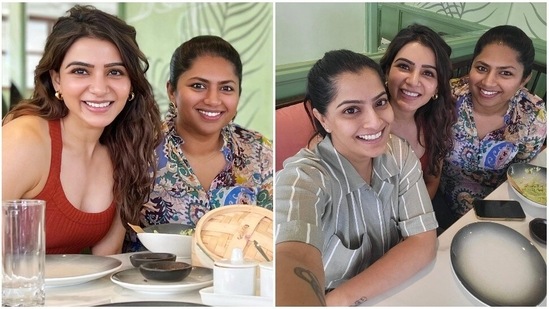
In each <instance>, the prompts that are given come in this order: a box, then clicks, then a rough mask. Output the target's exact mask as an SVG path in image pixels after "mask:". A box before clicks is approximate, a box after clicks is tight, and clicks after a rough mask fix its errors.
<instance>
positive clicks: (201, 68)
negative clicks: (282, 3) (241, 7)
mask: <svg viewBox="0 0 549 309" xmlns="http://www.w3.org/2000/svg"><path fill="white" fill-rule="evenodd" d="M241 85H242V63H241V60H240V56H239V54H238V52H237V51H236V50H235V49H234V48H233V46H231V44H229V43H228V42H226V41H225V40H223V39H222V38H220V37H217V36H198V37H195V38H193V39H191V40H189V41H187V42H185V43H183V44H182V45H181V46H179V47H178V48H177V49H176V50H175V52H174V54H173V56H172V59H171V63H170V79H169V81H168V82H167V92H168V97H169V99H170V102H171V104H170V107H169V111H168V113H167V115H166V118H165V121H164V126H163V132H164V134H165V137H164V140H163V142H162V144H161V145H160V146H159V147H158V148H157V150H156V154H157V157H158V167H157V170H156V180H155V182H154V187H153V190H152V192H151V194H150V197H149V200H148V202H147V203H146V204H145V205H144V207H143V209H142V211H141V213H142V218H141V223H142V225H143V226H147V225H155V224H163V223H181V224H186V225H190V226H196V224H197V223H198V220H199V219H200V218H201V217H202V216H203V215H204V214H205V213H206V212H208V211H210V210H212V209H215V208H218V207H221V206H225V205H235V204H248V205H258V206H261V207H265V208H268V209H272V207H273V151H272V144H271V142H270V141H269V140H268V139H267V138H265V137H264V136H263V135H261V134H260V133H258V132H255V131H251V130H247V129H245V128H243V127H241V126H239V125H237V124H235V123H234V122H233V119H234V118H235V116H236V112H237V106H238V101H239V98H240V93H241ZM129 237H130V238H131V243H130V244H126V245H125V250H126V251H136V250H140V249H142V248H140V247H139V242H138V241H137V238H136V237H135V234H130V236H129ZM128 245H129V246H130V247H128Z"/></svg>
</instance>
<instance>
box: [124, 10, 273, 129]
mask: <svg viewBox="0 0 549 309" xmlns="http://www.w3.org/2000/svg"><path fill="white" fill-rule="evenodd" d="M272 7H273V5H272V3H257V2H255V3H236V2H234V3H217V2H216V3H128V4H127V20H128V22H129V23H130V24H132V25H133V26H135V27H136V30H137V33H138V42H139V44H140V46H141V48H142V49H143V50H144V52H145V54H146V55H147V57H148V58H149V61H150V63H151V69H150V72H149V73H148V77H149V80H150V82H151V84H153V88H154V93H155V98H156V99H157V101H158V103H159V105H160V108H161V110H162V112H163V113H164V112H165V111H166V110H167V106H168V103H169V102H168V99H167V95H166V81H167V79H168V72H169V61H170V57H171V54H172V52H173V50H174V49H175V48H177V46H179V45H180V44H181V43H183V42H184V41H187V40H189V39H190V38H192V37H194V36H197V35H204V34H212V35H218V36H220V37H223V38H224V39H225V40H227V41H229V42H230V43H231V44H232V45H233V46H234V47H235V48H236V50H237V51H238V52H239V53H240V57H241V59H242V63H243V77H242V96H241V98H240V101H239V106H238V114H237V118H236V120H235V121H236V122H237V123H239V124H241V125H243V126H245V127H248V128H250V129H253V130H257V131H259V132H261V133H263V134H264V135H265V136H267V137H268V138H271V139H272V136H273V132H272V131H273V113H274V99H273V42H272V41H273V31H272V29H273V26H272V20H273V9H272Z"/></svg>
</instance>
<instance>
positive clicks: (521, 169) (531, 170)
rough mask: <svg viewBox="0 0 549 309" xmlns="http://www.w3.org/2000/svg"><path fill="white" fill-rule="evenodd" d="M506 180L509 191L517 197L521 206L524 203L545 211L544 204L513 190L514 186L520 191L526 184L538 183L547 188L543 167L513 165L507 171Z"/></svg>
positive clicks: (545, 170) (525, 164)
mask: <svg viewBox="0 0 549 309" xmlns="http://www.w3.org/2000/svg"><path fill="white" fill-rule="evenodd" d="M507 180H509V182H510V185H511V189H513V191H514V192H515V193H516V195H517V196H518V197H519V200H520V202H521V204H523V203H524V204H527V205H530V206H532V207H535V208H541V209H544V210H546V209H547V205H546V204H540V203H538V202H537V201H535V200H533V199H531V198H529V197H528V196H525V195H524V194H523V193H522V192H521V191H520V190H518V189H517V188H515V186H518V187H519V188H520V189H522V188H523V187H524V186H525V185H526V184H528V183H538V184H540V185H542V186H543V187H545V188H547V169H546V168H545V167H541V166H536V165H532V164H528V163H513V164H511V165H510V166H509V168H508V169H507ZM545 190H547V189H545Z"/></svg>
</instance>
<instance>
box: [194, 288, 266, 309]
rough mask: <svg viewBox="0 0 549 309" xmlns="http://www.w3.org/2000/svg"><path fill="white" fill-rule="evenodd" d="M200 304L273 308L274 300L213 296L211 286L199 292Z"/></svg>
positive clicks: (257, 297) (253, 297)
mask: <svg viewBox="0 0 549 309" xmlns="http://www.w3.org/2000/svg"><path fill="white" fill-rule="evenodd" d="M199 292H200V297H201V298H202V302H203V303H204V304H205V305H208V306H213V307H216V306H220V307H274V299H272V298H267V297H261V296H246V295H222V294H215V293H214V288H213V286H211V287H207V288H204V289H202V290H200V291H199Z"/></svg>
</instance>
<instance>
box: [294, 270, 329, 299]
mask: <svg viewBox="0 0 549 309" xmlns="http://www.w3.org/2000/svg"><path fill="white" fill-rule="evenodd" d="M294 273H295V274H296V275H297V276H298V277H299V278H301V279H303V280H304V281H305V282H307V283H308V284H309V285H310V286H311V288H312V289H313V292H314V293H315V295H316V297H317V298H318V300H319V301H320V303H321V304H322V306H326V298H325V296H324V289H323V288H321V287H320V284H319V282H318V279H317V278H316V276H315V275H314V274H313V273H312V272H311V271H310V270H307V269H305V268H301V267H296V268H295V269H294Z"/></svg>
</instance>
